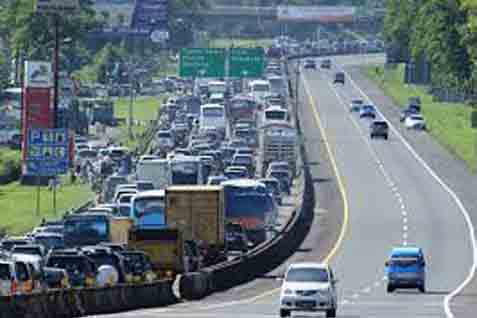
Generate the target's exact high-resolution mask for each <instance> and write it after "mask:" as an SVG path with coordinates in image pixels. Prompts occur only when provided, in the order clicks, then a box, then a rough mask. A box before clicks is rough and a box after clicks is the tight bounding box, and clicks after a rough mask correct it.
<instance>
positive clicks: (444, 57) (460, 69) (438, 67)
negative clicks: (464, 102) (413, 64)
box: [410, 0, 471, 87]
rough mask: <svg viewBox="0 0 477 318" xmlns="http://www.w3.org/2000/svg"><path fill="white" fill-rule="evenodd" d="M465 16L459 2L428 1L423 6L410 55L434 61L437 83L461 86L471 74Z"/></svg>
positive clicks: (433, 71)
mask: <svg viewBox="0 0 477 318" xmlns="http://www.w3.org/2000/svg"><path fill="white" fill-rule="evenodd" d="M465 22H466V17H465V14H464V12H463V11H462V10H461V8H460V6H459V3H458V1H457V0H446V1H442V0H427V1H425V3H424V4H423V5H422V6H420V8H419V10H418V12H417V15H416V18H415V21H414V28H413V33H412V34H411V42H410V44H411V53H412V56H413V57H414V58H415V59H417V58H419V57H420V56H422V55H425V56H426V57H427V58H428V59H429V60H430V62H431V67H432V74H433V79H434V81H436V82H438V83H440V84H441V85H446V86H454V87H455V86H458V85H459V86H462V84H463V83H465V82H466V81H467V80H468V79H469V78H470V74H471V70H470V60H469V54H468V51H467V48H466V47H465V45H464V44H463V39H462V33H461V29H462V28H463V27H464V26H465Z"/></svg>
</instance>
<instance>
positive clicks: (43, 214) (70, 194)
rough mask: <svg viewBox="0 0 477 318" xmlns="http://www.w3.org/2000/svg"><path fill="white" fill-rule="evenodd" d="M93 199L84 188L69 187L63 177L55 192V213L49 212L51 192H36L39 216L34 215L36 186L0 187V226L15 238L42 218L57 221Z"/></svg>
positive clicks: (14, 183)
mask: <svg viewBox="0 0 477 318" xmlns="http://www.w3.org/2000/svg"><path fill="white" fill-rule="evenodd" d="M92 198H93V193H92V192H91V191H90V189H89V187H88V185H83V184H70V183H69V181H67V179H66V178H65V179H64V180H63V182H62V185H61V186H60V187H59V188H58V189H57V193H56V200H57V201H56V202H57V203H56V206H57V213H56V215H55V212H54V210H53V191H49V190H48V188H46V187H41V189H40V213H39V214H38V215H37V214H36V199H37V187H35V186H23V185H20V184H19V183H18V182H12V183H10V184H7V185H3V186H0V210H1V211H2V213H1V214H0V224H1V225H0V227H1V229H2V230H6V231H7V233H9V234H13V235H18V234H23V233H26V232H27V231H30V230H31V229H32V228H34V227H35V226H37V225H38V224H39V223H40V222H41V220H42V218H45V219H46V220H53V219H58V218H60V217H61V216H62V215H63V214H64V212H66V211H67V210H68V209H71V208H75V207H79V206H80V205H82V204H84V203H86V202H87V201H88V200H90V199H92Z"/></svg>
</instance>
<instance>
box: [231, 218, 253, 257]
mask: <svg viewBox="0 0 477 318" xmlns="http://www.w3.org/2000/svg"><path fill="white" fill-rule="evenodd" d="M225 241H226V242H227V248H228V249H229V250H230V251H241V252H243V253H246V252H247V250H248V247H249V241H248V237H247V232H246V230H245V228H244V227H243V226H242V225H241V224H240V223H233V222H229V223H227V224H226V226H225Z"/></svg>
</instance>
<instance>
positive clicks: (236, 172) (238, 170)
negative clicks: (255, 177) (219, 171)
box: [224, 166, 248, 180]
mask: <svg viewBox="0 0 477 318" xmlns="http://www.w3.org/2000/svg"><path fill="white" fill-rule="evenodd" d="M224 176H225V177H227V179H229V180H233V179H241V178H248V169H247V167H245V166H229V167H227V168H226V169H225V171H224Z"/></svg>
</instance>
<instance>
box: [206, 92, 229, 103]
mask: <svg viewBox="0 0 477 318" xmlns="http://www.w3.org/2000/svg"><path fill="white" fill-rule="evenodd" d="M207 102H208V103H209V104H219V105H222V106H225V96H224V94H223V93H214V94H211V95H210V97H209V99H208V101H207Z"/></svg>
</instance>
